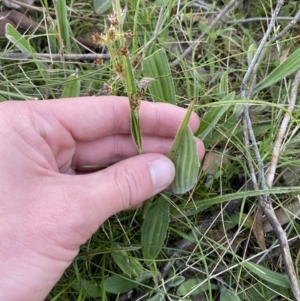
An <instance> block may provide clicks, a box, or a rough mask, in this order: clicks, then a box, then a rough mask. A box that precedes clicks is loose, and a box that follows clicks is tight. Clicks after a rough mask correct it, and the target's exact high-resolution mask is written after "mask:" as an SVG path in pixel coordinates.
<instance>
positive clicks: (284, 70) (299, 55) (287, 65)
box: [253, 49, 300, 93]
mask: <svg viewBox="0 0 300 301" xmlns="http://www.w3.org/2000/svg"><path fill="white" fill-rule="evenodd" d="M299 69H300V49H297V50H296V51H294V52H293V53H292V54H291V55H290V56H289V57H288V58H287V59H286V60H285V61H284V62H283V63H282V64H280V65H279V66H278V67H277V68H275V69H274V70H273V71H272V72H271V73H270V74H269V75H268V76H267V77H266V78H265V79H264V80H262V81H261V82H260V83H258V84H257V85H256V87H255V88H254V91H253V93H258V92H259V91H261V90H262V89H265V88H267V87H270V86H271V85H273V84H275V83H276V82H278V81H280V80H282V79H283V78H285V77H287V76H289V75H290V74H292V73H294V72H296V71H297V70H299Z"/></svg>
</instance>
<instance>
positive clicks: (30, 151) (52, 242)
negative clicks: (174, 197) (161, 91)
mask: <svg viewBox="0 0 300 301" xmlns="http://www.w3.org/2000/svg"><path fill="white" fill-rule="evenodd" d="M185 113H186V110H184V109H181V108H179V107H176V106H172V105H169V104H154V103H149V102H142V104H141V109H140V120H141V129H142V135H143V153H144V154H143V155H137V150H136V147H135V145H134V143H133V141H132V138H131V135H130V123H129V120H130V118H129V106H128V100H127V99H126V98H124V97H113V96H111V97H87V98H77V99H65V100H51V101H41V102H37V101H26V102H5V103H1V104H0V158H1V160H0V174H1V181H0V191H1V199H0V239H1V243H0V271H1V276H0V300H7V301H19V300H30V301H35V300H38V301H41V300H44V298H45V297H46V296H47V295H48V293H49V292H50V291H51V289H52V288H53V286H54V285H55V283H56V282H57V281H58V280H59V279H60V277H61V276H62V274H63V273H64V271H65V269H66V268H67V267H68V266H69V265H70V264H71V262H72V260H73V259H74V257H75V256H76V255H77V254H78V251H79V247H80V245H82V244H83V243H85V242H86V241H87V240H88V239H89V238H90V237H91V236H92V234H93V233H94V232H96V231H97V229H98V228H99V226H100V225H101V224H102V223H103V222H104V221H105V220H106V219H108V218H109V217H110V216H112V215H114V214H116V213H118V212H120V211H122V210H126V209H130V208H132V207H137V206H140V205H141V204H142V202H143V201H145V200H146V199H147V198H149V197H151V196H153V195H155V194H157V193H158V192H160V191H162V190H164V189H167V188H168V187H169V186H170V183H171V182H172V180H173V178H174V174H175V170H174V166H173V164H172V162H171V161H170V160H169V159H168V158H167V157H166V154H167V153H168V151H169V149H170V147H171V144H172V141H173V139H174V136H175V134H176V131H177V129H178V126H179V124H180V122H181V120H182V119H183V117H184V114H185ZM189 125H190V127H191V129H192V130H193V131H195V130H196V129H197V128H198V126H199V119H198V117H197V115H196V114H193V115H192V117H191V120H190V123H189ZM197 147H198V154H199V159H202V158H203V156H204V147H203V144H202V142H201V141H200V140H199V139H197ZM91 164H100V165H109V167H107V168H106V169H103V170H99V171H96V172H93V173H87V172H86V169H85V168H83V166H86V165H91ZM141 179H142V180H141Z"/></svg>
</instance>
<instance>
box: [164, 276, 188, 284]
mask: <svg viewBox="0 0 300 301" xmlns="http://www.w3.org/2000/svg"><path fill="white" fill-rule="evenodd" d="M184 280H185V278H184V277H183V276H174V277H172V279H171V280H169V279H167V280H166V285H167V286H168V287H176V286H179V285H180V284H181V283H183V281H184Z"/></svg>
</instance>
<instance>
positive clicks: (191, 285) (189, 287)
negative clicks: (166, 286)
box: [176, 278, 219, 296]
mask: <svg viewBox="0 0 300 301" xmlns="http://www.w3.org/2000/svg"><path fill="white" fill-rule="evenodd" d="M201 282H203V280H201V279H199V278H191V279H189V280H187V281H185V282H184V283H182V284H181V285H180V286H179V287H178V289H177V292H176V294H177V295H178V296H185V295H189V296H192V295H196V294H199V293H202V292H205V291H208V290H209V289H210V287H211V288H212V289H215V290H217V289H219V287H218V286H217V285H216V284H210V283H208V282H205V283H203V284H202V285H201V286H199V284H200V283H201Z"/></svg>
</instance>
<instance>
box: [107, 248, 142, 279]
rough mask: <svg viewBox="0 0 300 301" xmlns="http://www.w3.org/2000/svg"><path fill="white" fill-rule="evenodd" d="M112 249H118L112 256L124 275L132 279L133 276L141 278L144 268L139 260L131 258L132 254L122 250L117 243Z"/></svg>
mask: <svg viewBox="0 0 300 301" xmlns="http://www.w3.org/2000/svg"><path fill="white" fill-rule="evenodd" d="M112 248H113V249H116V251H112V252H111V256H112V258H113V259H114V262H115V263H116V264H117V265H118V267H119V268H120V269H121V270H122V272H123V273H124V274H126V275H127V276H129V277H130V278H131V277H132V276H133V277H139V276H141V275H142V273H143V267H142V265H141V264H140V262H139V261H138V259H137V258H133V257H131V256H130V254H129V253H128V252H126V251H124V250H122V248H121V246H120V245H118V244H117V243H113V244H112Z"/></svg>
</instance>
